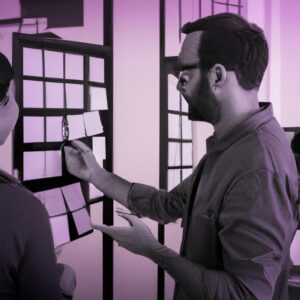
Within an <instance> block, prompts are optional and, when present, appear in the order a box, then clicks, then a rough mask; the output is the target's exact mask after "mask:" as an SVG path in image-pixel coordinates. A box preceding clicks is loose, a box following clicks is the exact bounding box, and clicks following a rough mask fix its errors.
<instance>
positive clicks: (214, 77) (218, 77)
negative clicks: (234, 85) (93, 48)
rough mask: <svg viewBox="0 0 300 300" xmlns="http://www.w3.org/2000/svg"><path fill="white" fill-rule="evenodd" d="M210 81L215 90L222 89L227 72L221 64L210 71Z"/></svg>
mask: <svg viewBox="0 0 300 300" xmlns="http://www.w3.org/2000/svg"><path fill="white" fill-rule="evenodd" d="M208 76H209V81H210V84H211V86H212V87H213V88H217V87H221V86H222V85H223V84H224V83H225V81H226V77H227V71H226V69H225V67H224V66H223V65H221V64H215V65H214V66H213V67H212V68H211V69H210V71H209V75H208Z"/></svg>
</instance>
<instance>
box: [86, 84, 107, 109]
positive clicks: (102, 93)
mask: <svg viewBox="0 0 300 300" xmlns="http://www.w3.org/2000/svg"><path fill="white" fill-rule="evenodd" d="M90 98H91V110H107V109H108V106H107V91H106V88H102V87H96V86H91V87H90Z"/></svg>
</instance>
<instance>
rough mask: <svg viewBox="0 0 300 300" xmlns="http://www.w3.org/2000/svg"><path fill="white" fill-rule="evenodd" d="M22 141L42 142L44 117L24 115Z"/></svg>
mask: <svg viewBox="0 0 300 300" xmlns="http://www.w3.org/2000/svg"><path fill="white" fill-rule="evenodd" d="M23 135H24V143H41V142H44V117H24V119H23Z"/></svg>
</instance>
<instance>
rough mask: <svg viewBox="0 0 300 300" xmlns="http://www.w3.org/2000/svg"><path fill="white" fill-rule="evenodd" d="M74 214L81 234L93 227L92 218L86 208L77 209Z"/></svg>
mask: <svg viewBox="0 0 300 300" xmlns="http://www.w3.org/2000/svg"><path fill="white" fill-rule="evenodd" d="M72 215H73V218H74V222H75V225H76V229H77V232H78V234H79V235H81V234H83V233H85V232H87V231H89V230H91V229H92V226H91V218H90V216H89V214H88V212H87V210H86V208H83V209H81V210H78V211H75V212H73V213H72Z"/></svg>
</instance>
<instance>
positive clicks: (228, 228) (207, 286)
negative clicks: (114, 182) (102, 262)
mask: <svg viewBox="0 0 300 300" xmlns="http://www.w3.org/2000/svg"><path fill="white" fill-rule="evenodd" d="M120 215H121V216H122V217H124V218H126V219H127V220H128V221H129V223H130V224H131V225H132V227H121V228H120V227H113V226H112V227H111V226H105V225H94V228H95V229H99V230H101V231H102V232H104V233H106V234H109V235H110V236H111V237H112V238H113V239H115V240H116V241H117V242H118V243H119V244H120V246H122V247H124V248H126V249H128V250H129V251H132V252H134V253H136V254H139V255H143V256H146V257H148V258H150V259H151V260H153V261H154V262H155V263H157V264H158V265H159V266H160V267H162V268H163V269H165V270H166V271H167V272H168V273H169V274H170V275H171V276H172V277H173V278H174V279H175V281H176V282H177V283H178V284H179V286H180V287H181V288H182V289H184V291H185V292H186V293H187V294H188V295H189V296H190V297H191V298H192V299H197V300H199V299H272V295H273V293H274V290H275V285H276V281H277V279H278V276H279V274H280V272H281V271H282V268H284V267H285V266H284V263H285V262H286V261H285V260H284V259H285V258H286V257H287V255H288V251H289V246H290V243H291V241H292V238H293V235H294V232H295V229H296V224H297V222H296V214H295V204H294V203H293V199H291V200H290V199H289V196H288V194H287V191H286V187H285V186H283V185H282V184H280V183H279V181H278V180H277V179H276V177H275V176H274V175H273V174H272V173H271V172H268V171H264V170H263V171H255V172H253V173H249V174H247V175H245V176H243V177H242V178H240V180H238V181H237V182H236V183H235V184H234V185H233V187H232V188H231V189H230V191H229V192H228V194H227V195H226V197H225V199H224V203H223V208H222V211H221V213H220V219H219V223H220V226H221V230H220V232H219V237H220V241H221V244H222V248H223V262H224V269H223V270H208V269H206V268H204V267H203V266H201V265H199V264H195V263H193V262H192V261H190V260H188V259H187V258H184V257H181V256H179V255H178V254H177V253H176V252H174V251H172V250H170V249H168V248H167V247H165V246H163V245H161V244H160V243H158V242H157V240H156V239H155V238H154V236H153V235H152V233H151V232H150V230H149V228H147V227H146V225H145V224H144V223H143V222H142V221H141V220H140V219H138V218H137V217H135V216H131V215H127V214H122V213H121V214H120ZM203 247H205V245H203Z"/></svg>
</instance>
